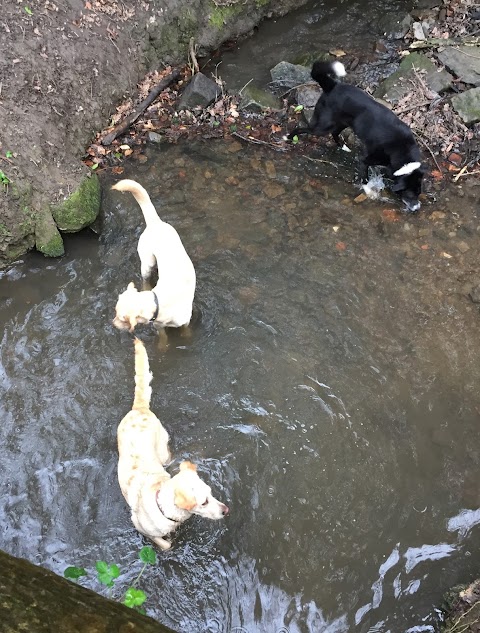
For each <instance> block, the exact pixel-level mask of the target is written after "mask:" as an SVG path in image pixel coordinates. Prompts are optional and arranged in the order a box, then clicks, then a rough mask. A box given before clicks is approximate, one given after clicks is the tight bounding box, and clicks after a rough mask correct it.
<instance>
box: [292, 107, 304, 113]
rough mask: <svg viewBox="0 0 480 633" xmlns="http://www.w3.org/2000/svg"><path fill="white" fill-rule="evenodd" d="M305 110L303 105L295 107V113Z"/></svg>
mask: <svg viewBox="0 0 480 633" xmlns="http://www.w3.org/2000/svg"><path fill="white" fill-rule="evenodd" d="M302 110H303V105H297V106H295V110H294V111H295V112H301V111H302Z"/></svg>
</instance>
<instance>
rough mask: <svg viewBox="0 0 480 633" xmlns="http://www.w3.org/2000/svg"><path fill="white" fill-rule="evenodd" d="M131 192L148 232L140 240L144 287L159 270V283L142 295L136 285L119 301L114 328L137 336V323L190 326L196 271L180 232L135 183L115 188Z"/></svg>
mask: <svg viewBox="0 0 480 633" xmlns="http://www.w3.org/2000/svg"><path fill="white" fill-rule="evenodd" d="M112 189H116V190H117V191H130V193H132V194H133V197H134V198H135V200H136V201H137V202H138V204H139V205H140V208H141V209H142V212H143V217H144V218H145V224H146V228H145V230H144V231H143V233H142V234H141V235H140V239H139V240H138V247H137V251H138V255H139V257H140V263H141V273H142V279H143V287H144V288H145V287H146V286H147V283H148V281H149V279H150V277H151V276H152V273H153V271H154V270H155V267H156V268H157V271H158V282H157V284H156V286H155V287H154V288H153V289H152V290H142V291H141V292H139V291H138V290H137V289H136V288H135V285H134V283H133V282H131V283H129V284H128V287H127V289H126V290H125V291H124V292H122V294H121V295H120V296H119V297H118V301H117V305H116V308H115V313H116V314H115V318H114V320H113V324H114V325H115V327H117V328H119V329H120V330H129V331H130V332H133V330H134V329H135V326H136V325H137V323H148V322H149V321H151V322H153V323H155V325H156V326H157V327H160V328H162V327H182V326H184V325H188V324H189V323H190V319H191V318H192V304H193V297H194V295H195V284H196V278H195V269H194V267H193V264H192V261H191V259H190V257H189V256H188V254H187V251H186V250H185V248H184V246H183V244H182V241H181V239H180V236H179V235H178V233H177V231H176V230H175V229H174V228H173V226H171V225H170V224H167V223H166V222H163V221H162V220H161V219H160V218H159V217H158V214H157V212H156V210H155V207H154V206H153V204H152V201H151V200H150V196H149V195H148V193H147V192H146V191H145V189H144V188H143V187H142V185H140V184H138V182H135V181H134V180H120V182H117V183H116V184H114V185H113V186H112Z"/></svg>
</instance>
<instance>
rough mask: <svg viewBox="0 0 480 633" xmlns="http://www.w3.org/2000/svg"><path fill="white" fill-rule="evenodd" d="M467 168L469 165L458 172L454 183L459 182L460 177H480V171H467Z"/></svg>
mask: <svg viewBox="0 0 480 633" xmlns="http://www.w3.org/2000/svg"><path fill="white" fill-rule="evenodd" d="M467 167H468V165H465V167H462V169H461V170H460V171H459V172H458V174H457V175H456V176H455V178H454V179H453V182H457V180H458V179H459V178H460V176H478V174H480V171H466V169H467Z"/></svg>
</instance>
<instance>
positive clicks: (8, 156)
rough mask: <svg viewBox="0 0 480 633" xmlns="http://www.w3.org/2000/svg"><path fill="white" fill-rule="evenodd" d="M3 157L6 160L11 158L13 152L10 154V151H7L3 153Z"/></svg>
mask: <svg viewBox="0 0 480 633" xmlns="http://www.w3.org/2000/svg"><path fill="white" fill-rule="evenodd" d="M5 157H6V158H12V157H13V152H11V151H10V150H7V151H6V152H5Z"/></svg>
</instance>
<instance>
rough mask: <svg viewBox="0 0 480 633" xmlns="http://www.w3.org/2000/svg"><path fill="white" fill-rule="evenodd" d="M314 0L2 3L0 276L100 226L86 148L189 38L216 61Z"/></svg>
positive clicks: (180, 55)
mask: <svg viewBox="0 0 480 633" xmlns="http://www.w3.org/2000/svg"><path fill="white" fill-rule="evenodd" d="M305 1H306V0H280V1H276V0H275V1H274V0H247V1H243V0H242V1H241V2H240V1H239V0H231V1H230V2H221V1H220V0H168V2H161V1H160V0H134V1H132V2H130V3H128V6H127V5H125V4H123V3H119V2H116V1H115V0H88V1H87V2H85V3H83V2H79V1H78V0H66V1H65V2H62V3H60V2H56V1H55V0H41V1H39V2H35V3H31V4H28V3H27V4H26V5H25V6H24V5H21V4H18V3H12V2H9V0H0V10H1V12H2V24H1V25H0V32H1V34H2V37H1V38H0V41H1V44H0V55H1V57H2V66H1V68H0V87H1V91H0V116H1V120H2V129H1V132H0V183H1V184H0V189H1V191H0V267H4V266H6V265H8V264H9V263H10V262H12V261H14V260H16V259H17V258H18V257H20V256H21V255H23V254H24V253H25V252H26V251H28V250H29V249H31V248H33V247H36V248H37V249H38V250H40V251H41V252H43V253H44V254H46V255H53V256H56V255H60V254H62V253H63V243H62V238H61V235H60V233H59V231H58V229H61V230H62V231H65V232H68V231H77V230H79V229H81V228H82V227H83V226H88V225H89V224H91V223H92V221H93V220H94V219H95V217H96V216H97V214H98V211H99V207H100V186H99V182H98V179H97V178H96V175H95V174H92V172H91V170H90V169H88V168H86V167H85V165H83V164H82V162H81V160H82V158H83V156H84V153H85V147H86V146H87V145H88V144H89V142H90V141H91V138H92V136H93V135H94V133H95V131H96V130H98V129H102V128H103V127H104V126H105V123H106V121H107V120H108V117H109V116H110V115H111V113H112V108H113V106H114V104H115V103H118V102H120V101H121V100H122V99H123V98H124V96H125V95H126V94H131V93H132V92H134V90H135V86H136V84H137V82H138V80H139V79H140V78H141V77H142V76H143V75H144V73H145V72H147V71H149V70H152V69H155V68H162V67H163V65H164V64H165V63H169V62H172V63H173V62H178V61H181V60H185V59H186V57H187V49H188V45H189V41H190V38H191V37H193V38H194V39H195V42H196V44H197V46H198V51H199V53H202V54H207V52H208V51H211V50H213V49H215V48H217V47H218V46H219V45H220V44H222V42H224V41H225V40H228V39H232V38H233V39H237V38H239V37H241V36H243V35H246V34H247V33H249V32H250V31H251V30H252V29H253V28H254V27H255V26H256V25H257V24H258V23H259V22H260V21H261V20H262V19H264V18H265V17H274V16H278V15H283V14H284V13H286V12H287V11H289V10H291V9H292V8H297V7H299V6H301V5H302V4H304V2H305ZM80 187H82V188H83V189H80ZM75 192H76V195H72V194H75ZM72 219H73V223H72V222H71V221H70V220H72Z"/></svg>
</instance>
